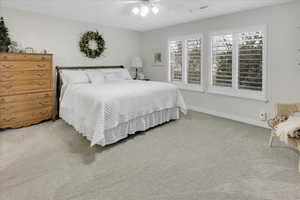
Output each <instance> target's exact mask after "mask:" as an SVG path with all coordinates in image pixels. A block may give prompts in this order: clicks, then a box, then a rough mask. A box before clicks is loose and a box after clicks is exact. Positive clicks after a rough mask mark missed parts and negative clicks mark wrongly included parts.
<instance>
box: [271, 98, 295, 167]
mask: <svg viewBox="0 0 300 200" xmlns="http://www.w3.org/2000/svg"><path fill="white" fill-rule="evenodd" d="M296 112H300V103H294V104H277V105H276V117H275V118H273V119H271V120H269V121H268V124H269V126H270V128H271V136H270V139H269V146H270V147H272V142H273V138H274V136H276V129H275V127H276V126H277V125H278V124H280V123H282V122H284V121H286V120H287V119H288V117H289V116H291V115H293V114H294V113H296ZM288 144H289V145H290V146H291V147H293V148H295V149H296V150H298V151H299V167H298V171H299V172H300V139H298V138H289V139H288Z"/></svg>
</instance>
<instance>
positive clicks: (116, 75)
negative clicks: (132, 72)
mask: <svg viewBox="0 0 300 200" xmlns="http://www.w3.org/2000/svg"><path fill="white" fill-rule="evenodd" d="M104 77H105V80H107V81H120V80H125V79H124V76H123V73H122V72H109V73H105V74H104Z"/></svg>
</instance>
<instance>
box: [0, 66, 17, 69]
mask: <svg viewBox="0 0 300 200" xmlns="http://www.w3.org/2000/svg"><path fill="white" fill-rule="evenodd" d="M13 66H14V65H2V67H4V68H5V69H10V68H12V67H13Z"/></svg>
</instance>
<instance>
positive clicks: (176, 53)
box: [169, 41, 183, 81]
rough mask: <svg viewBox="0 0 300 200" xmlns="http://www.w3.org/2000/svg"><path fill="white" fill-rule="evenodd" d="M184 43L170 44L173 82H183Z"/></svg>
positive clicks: (175, 42) (172, 42)
mask: <svg viewBox="0 0 300 200" xmlns="http://www.w3.org/2000/svg"><path fill="white" fill-rule="evenodd" d="M182 43H183V42H182V41H171V42H170V43H169V49H170V66H171V71H172V73H171V74H172V81H182V71H183V70H182V64H183V63H182V61H183V54H182V52H183V49H182V46H183V45H182Z"/></svg>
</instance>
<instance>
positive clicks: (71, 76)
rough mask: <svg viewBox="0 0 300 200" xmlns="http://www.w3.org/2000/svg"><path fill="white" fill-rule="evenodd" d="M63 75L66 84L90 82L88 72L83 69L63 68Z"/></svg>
mask: <svg viewBox="0 0 300 200" xmlns="http://www.w3.org/2000/svg"><path fill="white" fill-rule="evenodd" d="M61 75H62V79H63V82H64V83H65V84H72V83H89V78H88V76H87V74H86V73H85V72H84V71H82V70H63V71H62V72H61Z"/></svg>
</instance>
